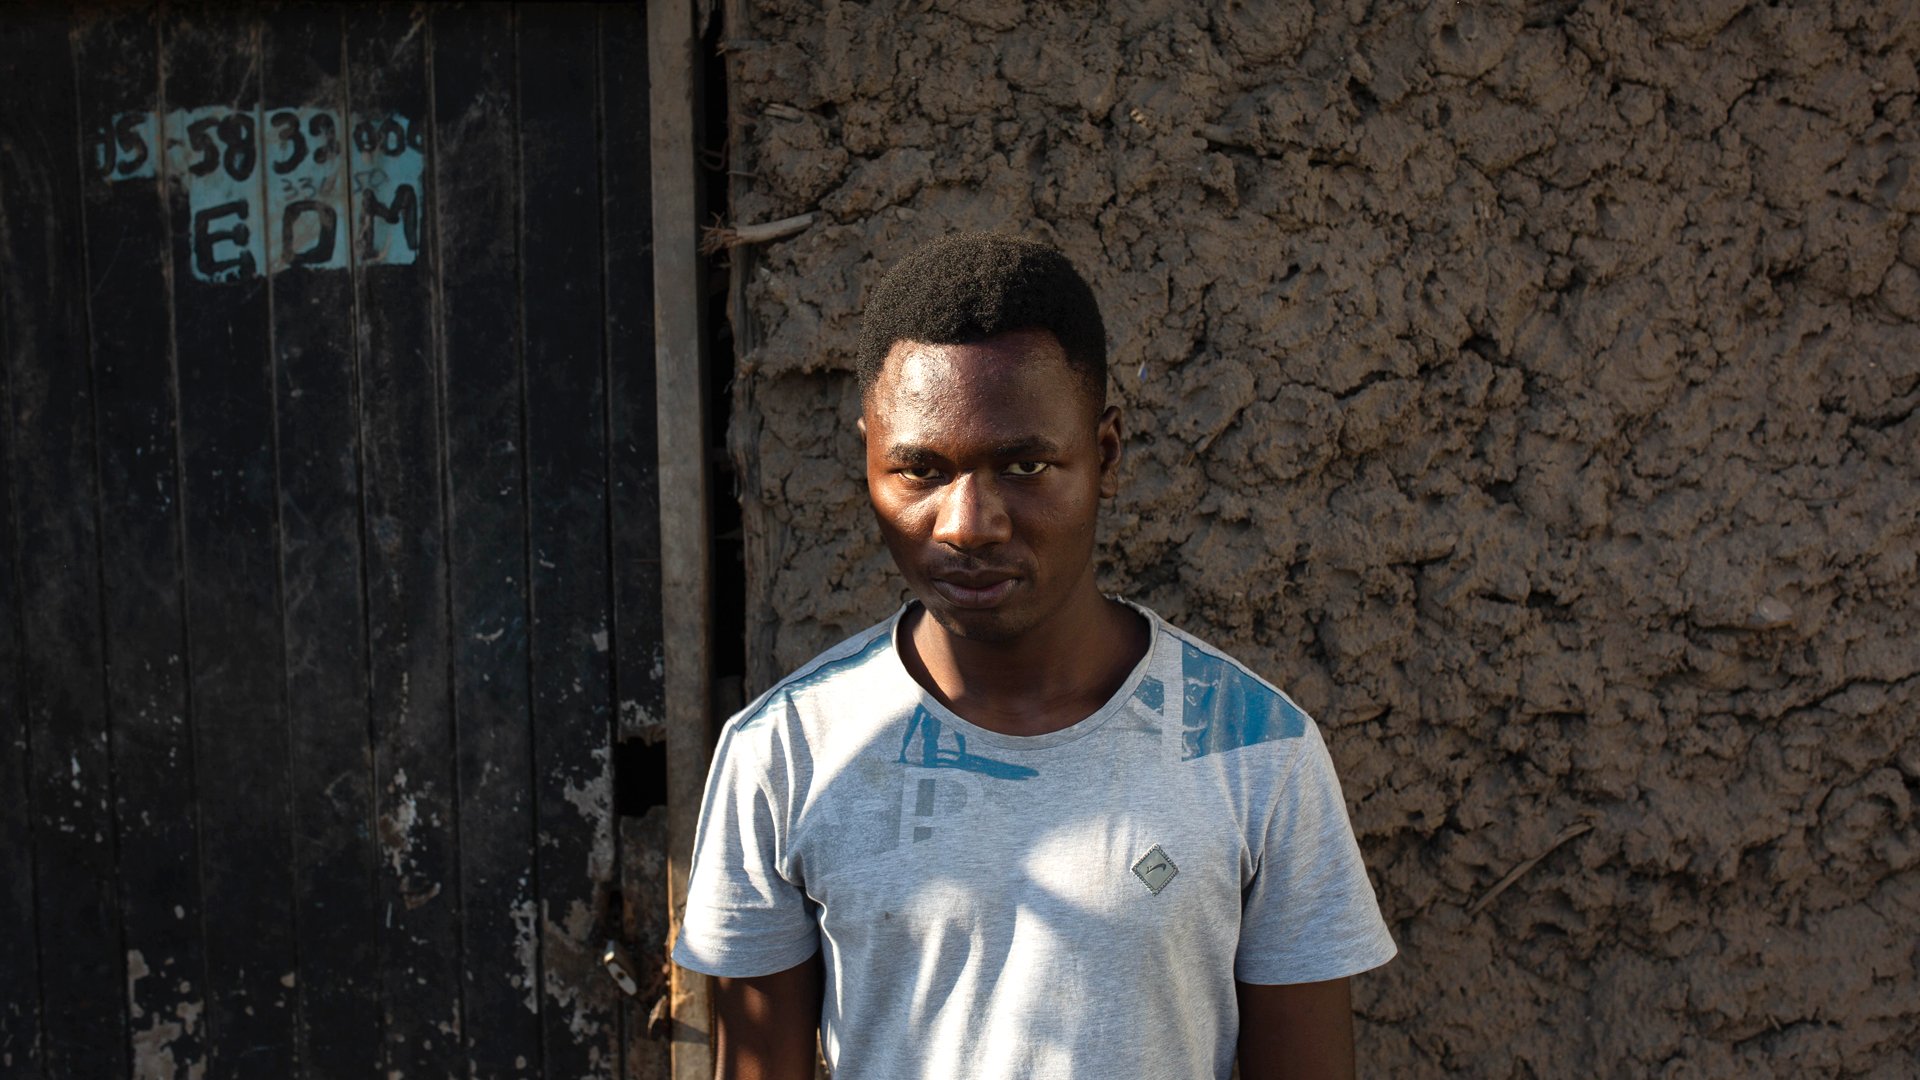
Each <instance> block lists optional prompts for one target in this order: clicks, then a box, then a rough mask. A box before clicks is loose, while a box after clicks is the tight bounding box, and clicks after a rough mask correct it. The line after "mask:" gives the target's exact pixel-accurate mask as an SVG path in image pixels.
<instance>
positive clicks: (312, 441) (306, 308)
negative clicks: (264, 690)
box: [261, 7, 381, 1077]
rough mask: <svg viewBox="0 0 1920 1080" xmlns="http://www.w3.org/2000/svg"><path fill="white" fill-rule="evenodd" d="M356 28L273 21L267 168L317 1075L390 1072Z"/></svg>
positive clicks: (305, 17)
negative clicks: (363, 421)
mask: <svg viewBox="0 0 1920 1080" xmlns="http://www.w3.org/2000/svg"><path fill="white" fill-rule="evenodd" d="M344 46H345V42H344V40H343V38H342V26H341V16H340V13H339V12H338V11H337V10H335V9H329V8H323V7H288V8H281V9H278V10H276V11H275V12H274V13H273V14H272V15H270V16H269V17H268V18H267V20H266V26H265V28H264V34H263V37H262V46H261V48H262V52H263V54H264V56H263V60H264V70H263V75H262V80H263V87H262V93H263V101H264V105H265V108H264V110H263V117H264V120H265V127H264V128H263V129H262V132H261V136H262V153H263V155H264V157H265V161H266V163H267V164H266V170H267V172H266V181H267V184H268V201H269V204H270V205H271V206H273V207H274V208H275V209H276V210H277V211H278V213H277V214H270V215H269V219H268V223H267V224H268V232H267V237H266V239H267V250H266V254H267V260H268V265H269V266H270V267H271V268H272V277H271V279H270V281H269V288H270V289H271V290H272V312H273V348H274V368H275V372H276V385H275V387H274V394H275V407H276V409H277V410H278V416H279V424H278V436H279V444H278V456H279V463H280V475H279V506H280V520H281V530H282V531H281V550H280V569H281V577H282V580H283V581H284V582H285V599H286V609H285V633H286V650H287V652H286V680H287V723H288V731H289V739H290V740H291V747H290V750H291V752H290V760H289V765H288V768H289V774H290V785H291V788H292V797H293V804H292V813H293V817H292V823H291V827H292V833H293V867H294V870H293V873H294V883H293V884H294V891H295V894H296V895H297V896H298V897H299V905H298V907H297V909H296V910H295V913H294V919H295V923H294V925H295V942H296V949H297V951H298V954H299V957H300V972H299V976H298V982H297V983H296V986H295V992H296V995H297V1002H298V1010H299V1022H298V1027H297V1031H298V1035H297V1042H296V1044H295V1047H296V1052H297V1054H298V1057H299V1060H300V1064H301V1067H302V1068H303V1070H304V1075H308V1076H339V1077H357V1076H372V1075H376V1074H377V1073H378V1071H379V1062H380V1048H381V1011H380V985H379V983H380V978H379V974H380V973H379V955H380V954H379V934H380V926H381V919H380V902H379V892H378V889H377V888H376V886H375V882H376V879H377V873H378V871H377V869H376V863H375V846H374V839H373V838H374V828H373V765H372V745H371V743H370V742H369V740H368V735H367V655H366V637H365V633H364V627H365V625H366V614H365V608H364V607H363V605H362V603H361V591H360V559H361V549H360V482H359V474H360V438H359V402H358V398H357V396H356V392H357V387H356V386H355V383H354V357H353V345H354V339H353V327H354V322H353V278H352V276H351V275H350V274H349V273H348V272H347V270H346V269H345V268H344V266H342V265H340V264H341V263H343V262H344V261H345V260H346V259H347V257H348V256H347V251H346V247H347V245H348V243H349V242H350V241H351V235H350V233H349V231H348V226H349V224H350V220H349V215H347V214H343V213H342V212H341V211H342V209H344V208H345V205H346V203H345V199H346V197H347V195H346V193H347V192H349V191H350V190H351V183H352V177H351V174H350V172H349V169H348V164H349V154H348V152H347V147H348V145H349V144H348V143H347V142H346V141H345V140H346V139H347V138H348V137H350V135H351V132H350V130H347V129H346V126H345V124H344V123H343V121H342V119H341V118H342V117H344V116H346V115H347V112H348V110H347V108H346V96H347V95H346V90H347V87H346V82H345V80H344V78H343V77H342V70H343V69H342V50H343V49H344Z"/></svg>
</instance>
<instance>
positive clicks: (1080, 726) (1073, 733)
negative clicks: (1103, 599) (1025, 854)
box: [887, 596, 1166, 754]
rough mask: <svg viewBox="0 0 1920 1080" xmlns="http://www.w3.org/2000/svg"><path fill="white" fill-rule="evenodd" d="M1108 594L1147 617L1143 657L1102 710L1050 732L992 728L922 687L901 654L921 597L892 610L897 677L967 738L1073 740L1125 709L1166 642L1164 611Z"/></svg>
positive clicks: (1028, 744) (1000, 742)
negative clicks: (905, 623) (905, 624)
mask: <svg viewBox="0 0 1920 1080" xmlns="http://www.w3.org/2000/svg"><path fill="white" fill-rule="evenodd" d="M1109 599H1112V600H1118V601H1119V602H1121V603H1123V604H1125V605H1127V606H1128V607H1130V608H1132V609H1133V610H1135V611H1137V612H1139V613H1140V614H1141V615H1142V616H1143V617H1145V618H1146V620H1147V651H1146V653H1145V654H1143V655H1142V656H1141V657H1140V659H1139V661H1138V662H1137V663H1135V664H1134V665H1133V670H1132V671H1129V672H1128V673H1127V677H1126V679H1124V680H1123V681H1122V682H1121V683H1120V688H1119V689H1117V690H1115V691H1114V692H1113V696H1112V697H1109V698H1108V699H1107V700H1106V702H1105V703H1103V704H1102V705H1101V706H1100V707H1099V708H1098V709H1095V710H1094V711H1093V712H1091V713H1089V714H1088V715H1087V716H1085V717H1084V718H1082V719H1080V720H1077V721H1075V722H1074V723H1071V724H1068V725H1067V726H1066V727H1063V728H1061V729H1059V730H1058V731H1049V732H1046V733H1045V734H1042V735H1008V734H1005V733H1004V732H999V731H991V730H989V729H987V728H983V727H981V726H979V725H978V724H975V723H973V722H972V721H970V720H968V719H966V718H965V717H963V716H961V715H960V714H959V713H956V712H954V711H953V710H952V709H949V708H947V706H946V705H945V704H943V703H942V702H941V701H940V699H939V698H936V697H934V696H933V695H932V694H931V693H929V692H928V691H927V688H926V687H924V686H921V685H920V682H919V680H917V679H915V678H914V677H913V673H912V672H910V671H908V670H907V665H906V661H905V660H903V659H901V656H900V624H901V621H902V620H903V619H904V618H905V617H906V614H907V612H908V611H909V610H911V609H912V608H914V607H915V606H918V605H919V604H920V601H918V600H908V601H907V602H906V603H903V604H901V605H900V608H899V610H897V611H895V612H894V613H893V618H892V619H890V620H888V623H887V645H888V658H889V661H890V663H891V666H892V670H893V672H894V674H895V677H897V678H898V679H899V680H900V681H902V682H903V683H904V684H905V685H906V686H907V687H908V688H909V689H910V690H911V691H912V692H913V695H914V700H915V701H916V702H917V703H918V704H919V706H920V708H922V709H924V710H926V711H927V713H929V714H930V715H932V716H933V717H934V719H936V720H939V721H940V722H941V723H942V724H943V725H945V726H947V727H949V728H952V729H953V730H954V731H955V732H957V733H959V734H962V735H965V736H966V737H967V738H968V739H971V740H973V741H975V742H978V743H979V744H981V745H983V746H991V747H993V748H994V749H995V750H999V751H1003V752H1008V753H1016V754H1017V753H1025V752H1029V751H1035V750H1048V749H1052V748H1053V747H1056V746H1062V745H1065V744H1066V743H1070V742H1075V741H1077V740H1079V739H1082V738H1084V737H1086V736H1088V735H1091V734H1093V733H1094V732H1095V731H1097V730H1099V729H1100V728H1101V727H1102V726H1103V725H1105V724H1106V722H1107V721H1108V720H1111V719H1113V717H1115V716H1117V715H1119V713H1121V712H1122V711H1123V710H1125V709H1126V707H1127V703H1128V702H1130V701H1132V700H1133V695H1134V692H1135V691H1137V690H1138V689H1139V688H1140V681H1141V680H1142V679H1144V678H1145V677H1146V674H1147V672H1148V671H1149V670H1150V669H1151V668H1152V667H1153V664H1154V661H1155V659H1156V658H1157V657H1158V656H1159V654H1160V650H1161V649H1162V648H1163V647H1164V646H1163V645H1162V644H1161V642H1162V640H1163V639H1164V638H1165V637H1166V634H1164V633H1163V632H1162V631H1163V630H1164V629H1165V627H1164V625H1163V624H1162V623H1161V621H1160V616H1159V615H1156V614H1155V613H1154V612H1153V610H1152V609H1151V608H1148V607H1147V606H1145V605H1144V604H1138V603H1135V602H1134V601H1132V600H1129V599H1127V598H1126V597H1124V596H1113V597H1109Z"/></svg>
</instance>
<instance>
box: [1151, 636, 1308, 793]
mask: <svg viewBox="0 0 1920 1080" xmlns="http://www.w3.org/2000/svg"><path fill="white" fill-rule="evenodd" d="M1153 622H1154V625H1155V631H1156V633H1157V634H1159V635H1161V640H1160V641H1158V642H1156V646H1157V647H1158V648H1164V649H1165V650H1166V653H1167V655H1168V658H1169V659H1168V661H1167V662H1168V663H1170V664H1177V666H1178V671H1179V676H1180V693H1179V695H1178V697H1179V708H1180V710H1181V725H1182V727H1183V728H1184V731H1185V736H1184V737H1185V746H1184V750H1183V753H1182V757H1183V758H1185V759H1186V760H1193V759H1195V758H1200V757H1207V756H1210V755H1213V754H1217V753H1221V752H1224V751H1228V750H1238V749H1240V748H1242V747H1246V746H1252V745H1255V744H1259V743H1271V742H1278V741H1282V740H1291V739H1297V738H1300V737H1303V736H1307V735H1308V734H1309V733H1313V734H1316V735H1317V730H1316V729H1315V727H1314V723H1313V719H1312V717H1310V716H1308V715H1307V712H1306V710H1305V709H1302V708H1301V707H1300V706H1299V705H1298V704H1296V703H1295V702H1294V700H1293V698H1291V697H1289V696H1288V695H1287V692H1286V691H1284V690H1282V689H1280V687H1279V686H1277V685H1275V684H1274V683H1272V682H1269V681H1268V680H1267V679H1266V678H1264V677H1263V676H1261V675H1260V674H1259V673H1258V672H1256V671H1255V670H1254V669H1253V668H1252V667H1250V666H1248V665H1247V664H1245V663H1242V662H1241V661H1240V660H1239V659H1237V658H1235V657H1234V656H1233V655H1231V654H1230V653H1228V652H1227V651H1226V650H1225V649H1222V648H1220V647H1219V646H1217V645H1214V644H1213V643H1212V642H1210V641H1207V640H1206V639H1205V638H1202V637H1200V636H1199V635H1198V634H1195V633H1192V632H1190V631H1187V630H1183V629H1181V628H1180V627H1178V626H1175V625H1173V624H1172V623H1170V622H1168V621H1167V620H1166V619H1164V618H1159V617H1157V616H1156V617H1154V618H1153ZM1175 656H1177V657H1178V659H1177V660H1175V659H1173V657H1175Z"/></svg>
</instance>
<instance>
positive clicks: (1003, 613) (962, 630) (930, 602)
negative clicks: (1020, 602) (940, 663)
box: [920, 594, 1028, 645]
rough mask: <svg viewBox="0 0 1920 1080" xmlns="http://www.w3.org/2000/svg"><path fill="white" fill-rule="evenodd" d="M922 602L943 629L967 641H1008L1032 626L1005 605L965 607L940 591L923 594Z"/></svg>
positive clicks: (982, 642)
mask: <svg viewBox="0 0 1920 1080" xmlns="http://www.w3.org/2000/svg"><path fill="white" fill-rule="evenodd" d="M920 604H921V606H922V607H924V608H926V611H927V614H928V615H931V616H932V617H933V621H934V623H935V624H936V625H938V626H939V627H940V629H942V630H945V631H946V632H947V633H948V634H950V635H952V636H954V637H957V638H960V639H961V640H963V641H973V642H978V643H980V644H982V645H1005V644H1008V643H1009V642H1013V641H1017V640H1019V638H1020V636H1021V635H1022V634H1024V633H1026V631H1027V629H1028V626H1027V624H1026V622H1025V621H1024V620H1022V619H1020V618H1019V616H1018V614H1017V613H1016V612H1013V611H1009V610H1008V609H1006V608H1004V607H993V608H963V607H955V606H953V605H951V604H948V603H947V602H946V601H945V600H944V599H943V598H941V597H940V596H939V595H937V594H936V595H934V596H932V597H926V596H922V597H921V598H920Z"/></svg>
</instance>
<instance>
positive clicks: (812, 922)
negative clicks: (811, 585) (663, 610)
mask: <svg viewBox="0 0 1920 1080" xmlns="http://www.w3.org/2000/svg"><path fill="white" fill-rule="evenodd" d="M864 319H865V321H864V326H863V331H862V336H861V344H860V358H859V367H860V385H861V388H862V394H863V410H862V419H861V423H860V431H861V435H862V437H863V438H864V439H865V442H866V455H867V488H868V492H869V494H870V495H871V498H872V502H873V510H874V516H875V518H876V519H877V520H878V521H879V525H880V531H881V534H882V535H883V536H884V537H885V539H886V542H887V547H888V549H889V550H890V551H891V552H892V554H893V558H894V561H895V563H896V564H898V566H899V568H900V572H901V574H902V576H903V577H904V578H905V579H906V583H907V585H908V586H909V587H910V588H911V589H912V591H913V594H914V596H915V599H914V600H912V601H909V602H908V603H907V604H906V605H905V606H904V607H902V608H901V609H900V610H899V611H897V612H895V613H894V614H893V616H892V617H890V618H888V619H886V620H885V621H883V622H881V623H879V624H877V625H875V626H873V627H871V628H869V629H867V630H864V631H862V632H860V633H858V634H856V635H854V636H853V637H851V638H849V639H847V640H846V641H844V642H842V643H840V644H839V645H837V646H835V647H834V648H832V649H829V650H828V651H827V652H825V653H823V654H822V655H821V656H819V657H818V658H816V659H815V660H813V661H812V662H811V663H809V664H807V665H806V666H805V667H803V668H801V669H800V670H799V671H797V672H795V673H794V674H793V675H791V676H789V677H788V678H787V679H786V680H785V681H783V682H781V683H780V684H779V685H777V686H775V687H774V688H773V689H772V690H770V691H768V692H767V693H766V694H765V695H764V696H762V697H761V698H760V699H759V700H757V701H755V702H754V703H753V704H751V705H749V706H748V707H747V708H746V709H745V710H743V711H742V712H741V713H740V714H739V715H738V716H735V717H734V718H733V719H732V720H731V721H729V722H728V724H727V726H726V729H725V732H724V733H723V735H722V736H721V740H720V746H719V750H718V753H717V757H716V759H715V762H714V766H713V773H712V776H711V777H710V778H709V781H708V787H707V795H706V804H705V806H704V808H703V811H702V814H701V821H700V829H699V837H698V840H697V841H696V845H695V855H694V864H693V875H692V881H691V884H690V886H689V895H688V899H687V911H686V920H685V922H684V924H683V926H682V928H681V931H680V938H679V942H678V945H677V946H676V948H675V950H674V960H675V961H676V962H677V963H679V964H681V965H682V966H684V967H687V968H691V969H693V970H696V971H704V972H707V973H708V974H711V975H715V976H718V977H719V979H718V981H717V983H716V986H715V995H714V1000H715V1003H716V1004H715V1013H716V1015H715V1018H714V1020H715V1027H716V1033H717V1041H718V1046H717V1052H718V1057H719V1060H720V1065H719V1075H720V1076H721V1077H723V1078H759V1077H776V1078H786V1077H792V1078H795V1080H805V1078H808V1077H811V1076H812V1070H813V1054H814V1033H815V1031H816V1030H818V1031H819V1032H820V1033H821V1036H822V1038H821V1043H822V1045H823V1046H824V1048H825V1051H826V1055H827V1058H828V1061H829V1063H830V1064H831V1065H832V1067H833V1069H834V1075H835V1076H836V1077H839V1078H841V1080H862V1078H874V1080H909V1078H929V1080H949V1078H971V1077H982V1078H987V1077H991V1078H1002V1077H1004V1078H1016V1077H1018V1078H1031V1077H1061V1078H1067V1077H1074V1078H1079V1077H1084V1078H1089V1080H1119V1078H1129V1077H1138V1078H1143V1080H1166V1078H1180V1080H1184V1078H1200V1077H1218V1078H1222V1080H1224V1078H1225V1077H1227V1076H1228V1075H1229V1073H1230V1072H1231V1070H1232V1068H1233V1064H1234V1060H1235V1056H1236V1054H1237V1055H1238V1057H1239V1061H1240V1066H1241V1072H1242V1075H1243V1076H1245V1077H1246V1078H1247V1080H1257V1078H1265V1077H1274V1076H1313V1077H1319V1076H1340V1075H1350V1074H1351V1073H1352V1069H1353V1033H1352V1020H1351V1007H1350V1005H1349V1001H1348V993H1347V978H1348V976H1351V975H1353V974H1355V973H1356V972H1360V971H1365V970H1367V969H1369V968H1372V967H1375V966H1377V965H1379V964H1382V963H1385V962H1386V961H1387V960H1388V959H1389V958H1390V957H1392V956H1393V954H1394V945H1393V942H1392V940H1391V938H1390V937H1389V936H1388V934H1387V928H1386V925H1385V924H1384V922H1383V921H1382V920H1381V918H1380V913H1379V909H1378V907H1377V905H1376V904H1375V901H1374V896H1373V890H1372V888H1371V886H1370V885H1369V884H1368V882H1367V877H1366V872H1365V870H1364V868H1363V867H1362V865H1361V862H1360V852H1359V850H1358V847H1357V846H1356V844H1355V843H1354V839H1353V833H1352V830H1351V828H1350V826H1349V825H1348V823H1347V816H1346V808H1345V805H1344V803H1343V802H1342V800H1341V795H1340V788H1339V784H1338V781H1337V780H1336V779H1335V777H1334V774H1333V766H1332V763H1331V761H1330V760H1329V758H1328V756H1327V752H1326V748H1325V746H1324V745H1323V744H1322V742H1321V740H1320V734H1319V731H1318V729H1317V728H1316V727H1315V726H1314V724H1313V721H1312V720H1310V719H1309V718H1308V717H1307V716H1306V714H1305V713H1303V712H1301V711H1300V710H1299V709H1298V708H1297V707H1296V706H1295V705H1294V704H1293V702H1292V701H1290V700H1289V699H1288V698H1287V697H1286V695H1285V694H1282V693H1281V692H1280V691H1278V690H1276V689H1274V688H1273V687H1272V686H1270V685H1269V684H1267V683H1266V682H1264V681H1262V680H1261V679H1260V678H1258V677H1257V676H1255V675H1254V674H1252V673H1251V672H1249V671H1248V670H1247V669H1246V668H1244V667H1242V666H1241V665H1240V664H1238V663H1237V662H1235V661H1234V660H1232V659H1231V658H1229V657H1227V656H1226V655H1225V654H1223V653H1221V652H1219V651H1218V650H1216V649H1214V648H1212V647H1211V646H1209V645H1207V644H1205V643H1204V642H1201V641H1199V640H1197V639H1195V638H1193V637H1191V636H1189V635H1187V634H1184V633H1182V632H1181V631H1179V630H1177V629H1175V628H1173V627H1171V626H1168V625H1167V624H1166V623H1164V622H1162V621H1161V620H1160V619H1159V617H1158V616H1156V615H1154V614H1153V613H1152V612H1150V611H1148V610H1146V609H1145V608H1143V607H1140V606H1138V605H1136V604H1131V603H1128V602H1126V601H1122V600H1117V599H1111V598H1108V597H1106V596H1103V595H1101V593H1100V591H1099V588H1098V585H1097V583H1096V582H1095V580H1094V572H1093V545H1094V524H1095V519H1096V517H1097V515H1098V511H1099V505H1100V501H1101V500H1102V499H1105V498H1111V497H1113V495H1114V494H1115V493H1116V492H1117V491H1118V489H1119V476H1120V458H1121V448H1122V428H1121V416H1120V410H1119V409H1118V408H1116V407H1110V406H1108V405H1107V404H1106V383H1107V372H1106V341H1105V331H1104V328H1103V326H1102V324H1101V320H1100V313H1099V309H1098V306H1097V305H1096V304H1095V301H1094V298H1093V294H1092V291H1091V290H1090V289H1089V288H1088V287H1087V284H1086V282H1085V281H1083V280H1082V279H1081V277H1080V275H1079V274H1077V273H1076V272H1075V271H1074V269H1073V267H1072V266H1071V265H1070V264H1069V263H1068V262H1067V260H1066V258H1065V257H1064V256H1062V255H1061V254H1060V253H1059V252H1057V251H1054V250H1052V249H1050V248H1047V247H1043V246H1041V245H1038V244H1033V243H1029V242H1025V241H1020V240H1014V239H1010V238H1005V237H993V236H960V237H955V238H951V239H948V240H944V241H941V242H938V243H935V244H933V245H931V246H929V247H927V248H924V249H922V250H920V251H918V252H916V253H914V254H913V255H910V256H908V257H907V258H906V259H904V260H902V261H901V262H900V263H899V265H897V266H896V267H895V268H894V269H893V270H892V272H890V273H889V274H888V275H887V277H886V278H885V279H884V280H883V281H882V282H881V284H880V286H879V288H878V289H877V290H876V291H875V293H874V295H873V299H872V301H871V303H870V304H869V305H868V307H867V309H866V311H865V313H864Z"/></svg>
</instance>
